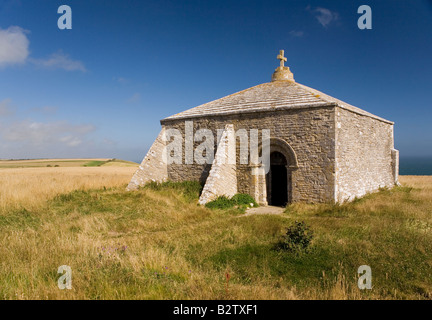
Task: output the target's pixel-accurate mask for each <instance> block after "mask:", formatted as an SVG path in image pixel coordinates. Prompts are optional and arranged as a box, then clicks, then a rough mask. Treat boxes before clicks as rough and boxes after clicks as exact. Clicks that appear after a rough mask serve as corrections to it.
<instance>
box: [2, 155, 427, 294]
mask: <svg viewBox="0 0 432 320" xmlns="http://www.w3.org/2000/svg"><path fill="white" fill-rule="evenodd" d="M94 161H103V160H94ZM134 171H135V167H114V166H112V165H111V166H108V167H105V166H101V167H78V168H62V167H60V168H46V167H45V168H24V169H0V298H3V299H431V298H432V255H431V252H432V215H431V211H432V210H431V209H432V177H429V176H427V177H413V176H405V177H401V181H402V186H401V187H396V188H394V189H392V190H382V191H380V192H379V193H376V194H373V195H368V196H366V197H365V198H363V199H361V200H357V201H355V202H353V203H350V204H344V205H332V204H317V205H307V204H295V205H291V206H289V207H288V208H287V210H286V212H285V213H284V214H281V215H250V216H244V215H243V214H242V213H241V212H240V211H239V210H236V209H227V210H211V209H208V208H205V207H201V206H198V205H196V199H197V197H198V193H199V188H197V187H196V185H194V184H187V183H185V184H168V185H166V186H149V187H146V188H142V189H140V190H138V191H133V192H126V191H125V187H126V184H127V182H128V181H129V179H130V178H131V176H132V174H133V172H134ZM296 220H297V221H305V223H306V224H307V225H308V226H310V228H311V230H312V231H313V233H314V237H313V239H312V244H311V248H310V250H309V251H308V252H300V253H291V252H285V251H280V250H277V249H276V247H275V244H276V243H277V242H278V240H279V239H280V237H281V236H282V235H283V234H284V231H285V230H286V228H287V227H288V226H289V225H291V224H292V223H293V222H294V221H296ZM364 264H366V265H369V266H370V267H371V269H372V279H373V280H372V281H373V282H372V284H373V288H372V290H359V289H358V287H357V279H358V275H357V268H358V267H359V266H360V265H364ZM61 265H68V266H70V267H71V268H72V289H71V290H60V289H59V288H58V286H57V280H58V278H59V276H60V274H57V269H58V267H59V266H61ZM227 274H229V276H230V277H229V282H228V283H227V280H226V279H227V277H226V275H227Z"/></svg>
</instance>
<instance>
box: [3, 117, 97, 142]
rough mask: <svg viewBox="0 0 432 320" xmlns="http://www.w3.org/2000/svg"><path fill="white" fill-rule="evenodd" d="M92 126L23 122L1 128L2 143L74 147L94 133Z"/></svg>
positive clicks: (57, 122) (61, 122)
mask: <svg viewBox="0 0 432 320" xmlns="http://www.w3.org/2000/svg"><path fill="white" fill-rule="evenodd" d="M94 129H95V127H94V126H93V125H89V124H87V125H73V124H70V123H68V122H66V121H56V122H35V121H30V120H24V121H21V122H16V123H13V124H12V125H10V126H9V127H6V128H2V131H1V132H0V134H1V135H2V137H3V141H5V142H9V143H13V144H19V145H21V146H22V147H26V146H32V147H33V146H36V147H46V148H49V147H55V146H58V147H64V146H67V147H76V146H78V145H80V144H81V143H82V142H83V140H84V138H85V136H86V135H87V134H88V133H90V132H92V131H94Z"/></svg>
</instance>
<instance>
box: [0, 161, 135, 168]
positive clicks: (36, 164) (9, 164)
mask: <svg viewBox="0 0 432 320" xmlns="http://www.w3.org/2000/svg"><path fill="white" fill-rule="evenodd" d="M100 166H114V167H137V166H138V164H137V163H135V162H130V161H125V160H118V159H31V160H0V169H6V168H9V169H11V168H41V167H100Z"/></svg>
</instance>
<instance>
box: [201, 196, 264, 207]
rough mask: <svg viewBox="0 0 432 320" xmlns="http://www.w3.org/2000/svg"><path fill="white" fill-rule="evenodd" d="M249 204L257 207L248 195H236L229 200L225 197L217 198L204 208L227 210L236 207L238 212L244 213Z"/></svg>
mask: <svg viewBox="0 0 432 320" xmlns="http://www.w3.org/2000/svg"><path fill="white" fill-rule="evenodd" d="M251 204H252V205H253V206H254V207H258V204H257V203H256V202H255V199H254V198H252V197H251V196H250V195H248V194H244V193H237V194H235V195H234V196H232V197H231V198H228V197H226V196H219V197H218V198H216V199H215V200H213V201H210V202H208V203H206V205H205V206H206V207H207V208H210V209H229V208H233V207H237V208H239V209H240V210H242V211H244V210H245V209H246V208H247V207H251Z"/></svg>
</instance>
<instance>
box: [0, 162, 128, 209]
mask: <svg viewBox="0 0 432 320" xmlns="http://www.w3.org/2000/svg"><path fill="white" fill-rule="evenodd" d="M135 171H136V167H135V166H127V167H114V166H110V167H107V168H106V167H104V166H102V167H66V168H61V167H59V168H46V167H45V168H19V169H0V212H2V211H5V210H10V209H17V208H20V207H25V208H27V209H29V210H32V209H36V208H38V207H40V206H41V205H44V204H45V203H46V201H47V200H49V199H52V198H54V197H55V196H56V195H59V194H63V193H68V192H71V191H74V190H90V189H99V188H103V187H106V188H111V187H118V186H122V185H124V184H127V183H128V182H129V180H130V178H131V177H132V175H133V173H134V172H135Z"/></svg>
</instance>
